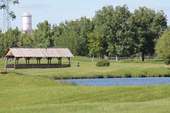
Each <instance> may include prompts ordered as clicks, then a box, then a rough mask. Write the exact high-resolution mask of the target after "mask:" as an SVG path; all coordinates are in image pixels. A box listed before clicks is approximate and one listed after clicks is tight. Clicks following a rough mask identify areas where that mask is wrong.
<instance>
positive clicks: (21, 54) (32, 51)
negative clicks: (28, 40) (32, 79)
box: [5, 48, 73, 69]
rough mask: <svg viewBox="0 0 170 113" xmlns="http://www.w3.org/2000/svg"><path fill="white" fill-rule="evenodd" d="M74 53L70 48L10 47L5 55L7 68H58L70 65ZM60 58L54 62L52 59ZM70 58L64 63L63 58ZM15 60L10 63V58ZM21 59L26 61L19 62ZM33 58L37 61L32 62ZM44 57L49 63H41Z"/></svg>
mask: <svg viewBox="0 0 170 113" xmlns="http://www.w3.org/2000/svg"><path fill="white" fill-rule="evenodd" d="M72 57H73V54H72V53H71V51H70V50H69V49H68V48H10V49H9V50H8V52H7V54H6V56H5V59H6V60H5V61H6V68H16V69H17V68H57V67H70V66H71V58H72ZM54 58H56V59H58V62H57V63H52V59H54ZM63 58H65V59H67V60H68V63H67V64H63V63H62V59H63ZM10 59H12V60H13V61H14V62H13V63H12V64H8V62H9V60H10ZM20 59H25V63H24V64H23V62H22V64H19V60H20ZM31 59H35V60H36V63H30V60H31ZM42 59H46V60H47V63H45V64H43V63H41V60H42Z"/></svg>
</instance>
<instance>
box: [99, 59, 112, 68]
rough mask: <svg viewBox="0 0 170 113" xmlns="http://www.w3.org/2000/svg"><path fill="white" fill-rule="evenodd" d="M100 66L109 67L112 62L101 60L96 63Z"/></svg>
mask: <svg viewBox="0 0 170 113" xmlns="http://www.w3.org/2000/svg"><path fill="white" fill-rule="evenodd" d="M96 66H98V67H107V66H110V62H109V61H108V60H101V61H98V62H97V63H96Z"/></svg>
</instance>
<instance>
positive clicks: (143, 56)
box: [141, 52, 145, 62]
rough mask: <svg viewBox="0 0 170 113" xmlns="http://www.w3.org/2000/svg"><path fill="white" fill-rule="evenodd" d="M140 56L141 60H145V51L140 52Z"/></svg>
mask: <svg viewBox="0 0 170 113" xmlns="http://www.w3.org/2000/svg"><path fill="white" fill-rule="evenodd" d="M141 58H142V62H144V61H145V53H144V52H142V55H141Z"/></svg>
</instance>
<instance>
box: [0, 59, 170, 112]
mask: <svg viewBox="0 0 170 113" xmlns="http://www.w3.org/2000/svg"><path fill="white" fill-rule="evenodd" d="M77 62H80V67H79V68H78V67H76V64H77ZM95 63H96V59H95V62H93V63H92V62H91V60H90V59H88V58H85V57H84V58H80V57H78V58H77V57H76V58H75V59H74V60H73V64H72V67H71V68H63V69H20V70H10V71H9V73H8V74H7V75H0V113H169V112H170V109H169V106H170V85H160V86H128V87H120V86H119V87H85V86H76V85H69V84H63V83H58V82H56V81H55V80H54V79H51V78H53V77H71V76H75V77H82V76H89V77H94V76H97V75H102V76H108V75H110V76H116V75H122V76H124V75H125V74H127V75H128V74H132V75H133V76H139V75H142V74H147V75H148V76H153V75H154V76H155V75H168V74H169V73H170V70H169V68H168V67H167V66H165V65H164V64H163V63H160V62H159V63H157V62H155V63H149V62H145V63H141V62H138V63H133V62H132V63H125V62H119V63H115V62H112V64H111V66H110V67H96V66H95ZM0 65H1V68H2V67H3V66H2V65H3V64H2V61H1V62H0Z"/></svg>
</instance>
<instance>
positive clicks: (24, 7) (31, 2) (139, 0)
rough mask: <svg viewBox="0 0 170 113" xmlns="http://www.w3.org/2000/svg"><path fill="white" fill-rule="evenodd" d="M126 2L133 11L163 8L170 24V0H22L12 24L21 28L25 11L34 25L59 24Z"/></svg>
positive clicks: (16, 8)
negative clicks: (28, 13) (41, 23)
mask: <svg viewBox="0 0 170 113" xmlns="http://www.w3.org/2000/svg"><path fill="white" fill-rule="evenodd" d="M124 4H126V5H127V6H128V7H129V9H130V10H131V11H133V10H134V9H135V8H138V7H139V6H147V7H149V8H152V9H155V10H163V11H164V12H165V14H166V15H167V17H168V24H170V1H169V0H20V4H19V5H18V6H17V7H15V8H14V10H15V12H16V15H17V18H16V20H15V21H13V22H12V26H18V27H19V28H21V16H22V14H23V13H24V12H30V13H32V15H33V26H34V27H35V26H36V24H37V23H39V22H42V21H44V20H48V21H49V22H50V23H52V24H58V23H60V22H64V21H65V20H72V19H77V18H79V17H81V16H86V17H90V18H91V17H93V16H94V14H95V11H97V10H99V9H101V8H102V7H103V6H106V5H113V6H117V5H124ZM1 26H2V24H1Z"/></svg>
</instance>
